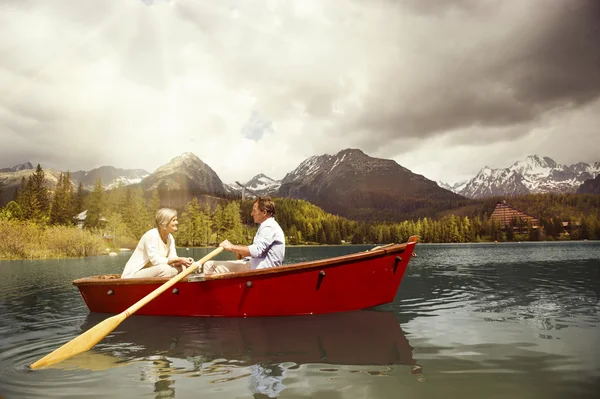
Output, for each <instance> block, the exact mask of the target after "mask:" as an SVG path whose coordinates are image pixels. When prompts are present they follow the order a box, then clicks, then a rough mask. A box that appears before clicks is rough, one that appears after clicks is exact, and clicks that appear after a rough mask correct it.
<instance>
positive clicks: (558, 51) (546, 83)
mask: <svg viewBox="0 0 600 399" xmlns="http://www.w3.org/2000/svg"><path fill="white" fill-rule="evenodd" d="M418 3H419V4H421V2H418ZM424 3H427V2H424ZM454 5H455V6H457V7H458V6H459V5H460V6H463V8H464V7H470V6H471V5H472V3H471V2H454ZM537 5H538V8H537V9H536V10H533V12H531V10H530V12H529V14H527V15H515V19H516V20H517V21H518V20H521V21H522V23H521V24H519V25H517V26H515V29H514V31H508V32H506V34H505V35H504V36H498V37H497V36H486V33H485V31H483V32H481V36H480V37H471V38H470V40H471V41H472V42H473V43H477V44H476V45H473V46H471V50H470V51H469V52H463V51H462V50H461V51H460V52H454V51H453V49H452V46H450V45H448V46H447V47H444V44H443V43H442V44H438V45H439V46H441V47H437V48H436V49H439V48H445V49H447V54H446V56H445V57H437V56H433V55H432V53H428V50H427V49H423V52H422V54H421V62H423V64H422V65H421V64H419V65H416V66H415V68H414V70H412V71H410V72H409V73H413V74H414V75H415V77H417V76H419V77H422V76H424V75H425V76H430V78H429V79H428V80H426V81H425V82H418V83H416V84H411V83H410V82H407V81H406V80H403V79H401V75H400V74H399V73H398V74H394V69H393V67H392V68H390V69H389V70H388V71H387V73H385V74H382V75H381V76H380V77H379V79H378V80H376V81H375V82H374V83H373V85H372V86H371V88H370V92H369V94H368V99H367V101H365V104H367V105H368V106H365V107H364V108H362V109H356V110H355V111H356V112H355V113H354V115H353V117H351V118H350V119H349V120H347V122H346V124H345V126H344V130H346V131H347V130H359V131H364V132H369V133H370V137H372V138H373V137H377V138H379V140H372V141H371V142H372V144H371V145H370V147H372V148H374V149H375V148H378V147H379V146H380V144H379V143H380V142H381V141H382V140H383V139H384V138H386V137H388V138H389V137H397V136H405V137H409V136H415V137H426V136H435V135H438V134H440V133H444V132H448V131H451V130H454V129H461V128H468V127H471V126H479V127H481V128H482V130H481V133H480V134H482V135H485V131H484V130H483V128H486V127H498V126H504V127H508V126H513V125H517V126H518V125H523V124H527V123H529V122H534V121H536V120H539V118H540V117H541V116H543V115H544V113H545V112H547V111H550V110H552V109H554V108H557V107H565V106H568V107H577V106H582V105H585V104H587V103H589V102H591V101H594V100H595V99H597V98H598V97H599V95H600V45H598V43H600V29H599V27H600V24H599V23H598V21H600V14H599V12H598V11H599V8H600V7H599V5H600V2H595V1H585V0H581V1H578V0H577V1H573V2H566V1H563V2H553V3H552V4H551V5H550V4H549V5H548V6H547V7H546V6H545V5H546V3H544V4H542V3H537ZM422 11H424V10H422ZM430 11H431V12H433V11H434V10H433V9H431V10H430ZM465 17H466V19H465V24H467V25H468V24H469V21H471V18H473V16H465ZM502 21H503V20H502V19H500V20H498V21H497V23H501V22H502ZM510 26H511V25H507V29H510ZM495 29H497V27H495ZM457 33H458V32H457ZM450 35H451V33H450ZM432 40H434V41H435V40H438V41H442V42H443V41H444V39H442V38H437V39H434V38H432ZM434 51H435V50H434ZM517 131H518V130H517ZM520 131H521V132H522V133H523V134H526V133H527V129H521V130H520ZM457 139H459V142H460V140H462V139H465V140H468V141H472V139H470V138H468V137H457ZM488 139H489V140H492V141H493V140H496V139H501V138H495V137H494V136H493V133H491V132H490V137H489V138H488ZM367 145H368V146H369V144H368V143H367Z"/></svg>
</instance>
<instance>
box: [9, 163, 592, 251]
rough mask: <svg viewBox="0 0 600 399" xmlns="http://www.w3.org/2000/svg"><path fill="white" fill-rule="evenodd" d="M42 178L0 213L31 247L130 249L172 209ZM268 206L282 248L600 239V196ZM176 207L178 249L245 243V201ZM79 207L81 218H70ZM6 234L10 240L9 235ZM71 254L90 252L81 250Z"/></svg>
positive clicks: (137, 196) (279, 202) (138, 196)
mask: <svg viewBox="0 0 600 399" xmlns="http://www.w3.org/2000/svg"><path fill="white" fill-rule="evenodd" d="M43 181H44V171H43V170H42V168H41V167H40V166H39V165H38V168H37V170H36V172H35V173H34V174H33V175H31V176H30V177H29V179H27V180H25V179H24V180H23V181H22V183H21V186H20V188H19V190H18V192H17V196H16V199H15V201H11V202H9V203H8V204H7V205H6V206H5V207H4V208H0V220H2V221H6V222H9V223H7V224H6V225H7V226H13V227H11V229H13V230H14V229H16V228H17V227H16V226H18V229H19V231H21V230H23V231H21V233H20V234H21V236H22V237H33V236H35V237H38V238H36V240H37V241H40V240H41V241H40V242H38V244H39V245H41V246H43V245H44V242H43V241H44V240H50V238H47V239H44V238H39V237H46V236H45V235H44V234H45V232H46V231H47V230H48V229H50V228H53V227H61V226H66V227H69V226H70V227H72V228H73V229H76V227H75V226H76V225H77V224H78V223H80V224H82V226H81V227H83V229H84V230H86V231H87V232H91V233H92V234H93V235H95V236H98V237H102V238H103V239H105V240H106V245H110V246H112V247H115V248H119V247H123V246H125V247H133V246H135V245H136V243H137V240H138V239H139V238H140V237H141V236H142V234H143V233H144V232H145V231H147V230H148V229H150V228H152V227H153V226H154V213H155V212H156V210H157V209H158V208H159V207H160V206H169V205H170V206H173V205H172V202H171V201H172V200H173V195H171V194H172V193H169V192H165V191H162V192H161V190H159V189H156V190H153V191H151V192H150V193H148V192H144V191H143V190H142V188H141V187H140V186H121V187H118V188H116V189H112V190H109V191H105V190H104V188H103V186H102V182H101V181H100V180H98V181H97V182H96V185H95V187H94V190H93V191H92V192H90V193H86V192H84V191H83V190H82V188H81V186H80V187H79V188H78V189H77V190H75V189H74V187H73V184H72V182H71V177H70V175H69V174H68V173H67V174H62V175H60V177H59V181H58V184H57V186H56V190H55V191H54V192H50V191H49V190H48V189H47V188H46V186H44V184H43ZM180 199H181V198H180ZM501 200H506V201H507V203H509V204H510V205H511V206H513V207H515V208H518V209H520V210H522V211H524V212H526V213H528V214H530V215H532V216H535V217H536V218H539V219H540V222H541V225H542V226H543V229H531V228H523V229H521V230H522V231H526V233H524V234H516V233H514V232H513V231H512V230H510V229H509V230H505V229H502V226H500V225H499V224H498V222H496V221H494V220H493V219H491V218H490V215H491V213H492V211H493V210H494V207H495V206H496V203H497V202H498V201H501ZM275 202H276V208H277V211H276V215H275V217H276V219H277V221H278V222H279V224H280V225H281V227H282V228H283V230H284V232H285V234H286V236H287V240H288V243H289V244H344V243H346V244H347V243H353V244H363V243H368V244H378V243H390V242H404V241H406V240H407V239H408V237H409V236H411V235H418V236H419V239H420V241H421V242H478V241H524V240H559V239H560V240H565V239H600V196H598V195H593V194H528V195H523V196H515V197H510V198H501V197H497V198H488V199H483V200H465V201H464V202H462V203H461V204H462V206H461V207H459V208H455V209H452V210H446V211H443V212H440V211H439V210H437V209H436V208H430V212H427V213H425V214H423V215H421V216H420V217H417V216H416V215H412V216H413V217H412V218H408V217H407V218H406V220H404V221H402V222H365V221H355V220H350V219H348V218H344V217H341V216H336V215H332V214H330V213H327V212H325V211H324V210H323V209H321V208H319V207H317V206H315V205H313V204H311V203H309V202H307V201H304V200H297V199H289V198H275ZM175 208H177V210H178V211H179V221H180V229H179V231H178V232H177V233H176V238H177V242H178V245H181V246H213V245H218V243H219V242H220V241H222V240H223V239H226V238H227V239H229V240H231V241H233V242H236V243H240V244H249V243H250V242H251V241H252V238H253V236H254V233H255V231H256V229H257V226H256V225H254V224H253V221H252V219H251V217H250V212H251V208H252V200H245V201H242V200H240V199H231V198H219V197H215V196H211V195H209V194H202V195H198V196H197V197H193V198H192V199H191V200H190V201H188V202H187V203H185V205H184V206H182V207H177V206H175ZM421 209H422V210H423V209H426V208H421ZM84 210H85V211H86V213H85V218H82V219H80V220H78V219H76V218H75V217H74V216H75V215H78V214H79V213H80V212H82V211H84ZM15 223H17V224H15ZM523 227H527V226H523ZM27 229H33V230H31V231H29V230H27ZM32 232H35V234H33V233H32ZM32 234H33V235H32ZM5 235H6V236H7V237H12V238H14V236H15V234H11V232H8V231H7V232H6V234H5ZM60 235H64V239H63V240H62V241H61V242H60V243H56V242H57V239H60ZM51 236H52V240H53V241H54V242H55V245H56V246H57V248H58V247H60V248H61V249H60V250H57V251H58V252H57V253H56V256H60V254H65V253H72V252H73V251H69V249H68V247H69V246H76V245H78V244H77V243H73V240H74V238H73V237H76V236H74V235H72V234H71V233H68V232H67V230H55V232H54V233H53V234H51ZM86 237H87V236H86ZM12 238H11V239H10V240H9V239H8V238H7V239H3V240H0V257H27V256H29V257H31V256H35V255H33V254H34V253H37V254H44V255H43V256H51V255H52V253H51V252H50V253H49V252H48V251H47V250H39V248H38V249H36V250H34V249H31V250H26V249H24V246H23V245H22V243H20V241H19V239H16V240H15V239H12ZM75 240H76V239H75ZM86 240H88V238H86ZM21 241H26V240H25V238H24V239H23V240H21ZM27 241H31V240H29V239H27ZM59 241H60V240H59ZM88 241H89V240H88ZM69 242H71V243H72V244H69ZM94 248H95V249H94V250H93V251H95V252H97V251H98V248H100V245H98V244H97V243H96V244H94ZM27 251H29V252H27ZM75 253H88V254H89V253H90V252H89V251H88V250H87V249H86V250H84V251H83V252H82V251H79V252H75Z"/></svg>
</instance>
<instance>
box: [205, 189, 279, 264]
mask: <svg viewBox="0 0 600 399" xmlns="http://www.w3.org/2000/svg"><path fill="white" fill-rule="evenodd" d="M274 215H275V203H274V202H273V200H272V199H271V197H258V198H257V199H256V201H254V204H253V205H252V213H251V216H252V218H253V219H254V223H258V224H260V226H259V227H258V231H257V232H256V235H255V236H254V240H253V242H252V245H249V246H245V245H234V244H232V243H230V242H229V240H225V241H223V242H222V243H221V244H219V246H220V247H223V249H225V250H226V251H231V252H234V253H236V254H237V255H238V257H240V258H244V259H241V260H237V261H208V262H206V263H205V264H204V273H205V274H214V273H231V272H241V271H246V270H255V269H266V268H269V267H274V266H280V265H282V264H283V258H284V256H285V236H284V235H283V230H281V227H279V224H278V223H277V222H276V221H275V218H274V217H273V216H274Z"/></svg>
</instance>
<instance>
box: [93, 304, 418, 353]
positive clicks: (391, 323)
mask: <svg viewBox="0 0 600 399" xmlns="http://www.w3.org/2000/svg"><path fill="white" fill-rule="evenodd" d="M106 317H107V316H106V315H103V314H96V313H90V314H89V315H88V318H87V319H86V322H85V324H84V325H83V326H82V329H83V330H87V329H89V328H91V327H93V326H94V325H96V324H97V323H99V322H100V321H102V320H104V319H105V318H106ZM103 343H104V345H103V346H106V345H108V348H107V349H109V348H110V347H111V346H113V345H116V346H117V347H118V352H119V353H121V355H123V354H124V353H127V352H129V354H131V355H134V356H135V357H140V356H152V355H158V354H160V355H163V356H173V357H186V358H188V357H192V356H202V358H203V359H205V360H213V359H218V358H225V359H229V360H237V361H239V362H242V363H248V364H254V363H260V362H278V363H281V362H294V363H296V364H305V363H324V364H343V365H391V364H404V365H414V364H415V360H414V359H413V357H412V348H411V346H410V345H409V343H408V340H407V339H406V337H405V336H404V334H403V332H402V329H401V328H400V324H399V322H398V321H397V319H396V317H395V315H394V314H393V313H389V312H375V311H357V312H345V313H334V314H327V315H309V316H286V317H253V318H200V317H198V318H192V317H189V318H188V317H159V316H135V315H134V316H131V317H130V318H128V319H127V320H125V321H124V322H123V323H121V325H119V326H118V327H117V328H116V329H115V330H114V331H113V333H112V334H111V335H110V336H109V337H107V338H106V339H105V340H104V341H103ZM103 352H105V351H104V350H103Z"/></svg>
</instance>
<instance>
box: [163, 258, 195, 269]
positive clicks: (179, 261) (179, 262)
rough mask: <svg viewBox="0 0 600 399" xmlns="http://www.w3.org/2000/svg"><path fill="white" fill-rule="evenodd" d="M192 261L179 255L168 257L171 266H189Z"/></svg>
mask: <svg viewBox="0 0 600 399" xmlns="http://www.w3.org/2000/svg"><path fill="white" fill-rule="evenodd" d="M193 262H194V259H192V258H182V257H181V256H179V257H177V258H173V259H169V265H171V266H175V267H176V266H183V267H186V266H190V265H191V264H192V263H193Z"/></svg>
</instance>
